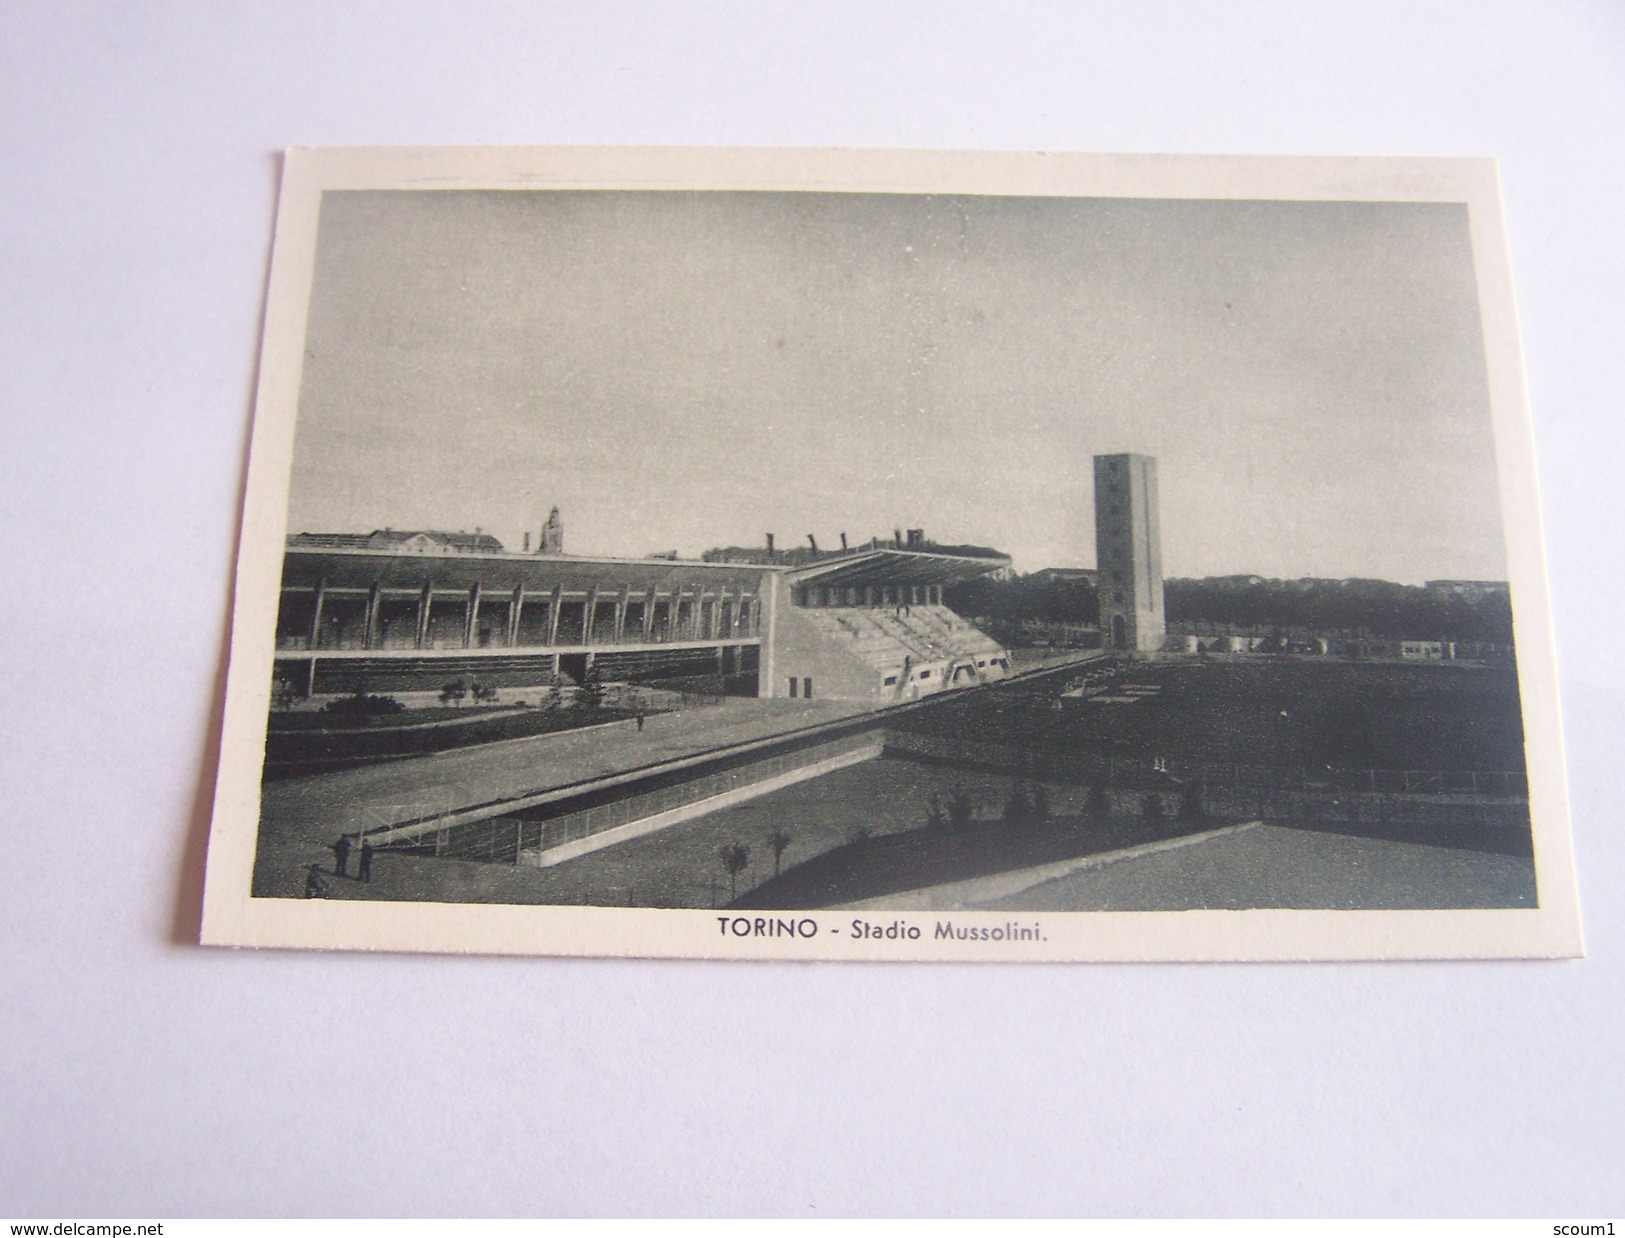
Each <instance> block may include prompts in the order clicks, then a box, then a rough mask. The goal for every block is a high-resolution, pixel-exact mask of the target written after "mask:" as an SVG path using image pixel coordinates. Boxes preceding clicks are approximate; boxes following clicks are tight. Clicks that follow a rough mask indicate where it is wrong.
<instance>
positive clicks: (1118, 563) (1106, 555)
mask: <svg viewBox="0 0 1625 1238" xmlns="http://www.w3.org/2000/svg"><path fill="white" fill-rule="evenodd" d="M1095 566H1096V567H1097V568H1098V569H1099V572H1100V580H1099V584H1098V585H1097V586H1096V587H1097V590H1098V592H1099V597H1100V628H1101V632H1102V634H1103V636H1104V639H1105V643H1106V646H1107V647H1108V648H1110V649H1128V650H1134V651H1137V652H1141V653H1149V652H1151V651H1153V650H1157V649H1161V648H1162V642H1163V637H1164V635H1165V634H1166V629H1165V627H1164V622H1163V613H1162V539H1161V522H1160V520H1159V518H1158V516H1157V462H1156V459H1155V458H1154V457H1152V456H1136V455H1128V454H1124V455H1117V456H1096V457H1095Z"/></svg>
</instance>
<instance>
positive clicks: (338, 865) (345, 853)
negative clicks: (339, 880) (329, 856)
mask: <svg viewBox="0 0 1625 1238" xmlns="http://www.w3.org/2000/svg"><path fill="white" fill-rule="evenodd" d="M328 850H329V851H331V852H332V853H333V871H334V872H335V873H336V874H338V875H339V876H340V877H347V876H349V873H347V872H346V871H345V870H346V869H347V868H348V867H349V864H350V840H349V838H347V837H346V836H345V835H343V834H340V835H339V840H338V842H336V843H334V844H333V845H332V846H331V847H329V848H328Z"/></svg>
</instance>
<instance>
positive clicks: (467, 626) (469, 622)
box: [463, 580, 480, 649]
mask: <svg viewBox="0 0 1625 1238" xmlns="http://www.w3.org/2000/svg"><path fill="white" fill-rule="evenodd" d="M479 620H480V582H479V581H477V580H476V581H475V582H474V584H473V586H472V587H471V588H470V589H469V591H468V614H467V615H465V616H464V622H463V648H464V649H472V648H474V640H475V637H476V636H477V634H478V633H479V630H480V629H479V627H478V624H479Z"/></svg>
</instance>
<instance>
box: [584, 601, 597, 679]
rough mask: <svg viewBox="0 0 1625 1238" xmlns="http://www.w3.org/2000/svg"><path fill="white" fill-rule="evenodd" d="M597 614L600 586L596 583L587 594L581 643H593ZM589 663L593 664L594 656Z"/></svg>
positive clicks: (589, 664)
mask: <svg viewBox="0 0 1625 1238" xmlns="http://www.w3.org/2000/svg"><path fill="white" fill-rule="evenodd" d="M597 614H598V586H597V585H594V586H593V587H592V592H591V593H589V594H588V595H587V612H586V614H584V615H583V616H582V618H581V643H582V644H583V645H590V644H592V621H593V619H594V618H595V617H596V616H597ZM587 665H588V666H591V665H592V658H591V657H590V656H589V657H588V658H587Z"/></svg>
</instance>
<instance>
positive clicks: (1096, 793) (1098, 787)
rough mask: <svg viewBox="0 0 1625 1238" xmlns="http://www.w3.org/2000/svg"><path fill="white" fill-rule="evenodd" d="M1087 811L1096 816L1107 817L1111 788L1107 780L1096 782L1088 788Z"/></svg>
mask: <svg viewBox="0 0 1625 1238" xmlns="http://www.w3.org/2000/svg"><path fill="white" fill-rule="evenodd" d="M1089 811H1090V813H1092V814H1093V815H1094V816H1097V817H1109V816H1110V815H1111V811H1112V789H1111V784H1110V783H1107V782H1104V781H1102V782H1097V783H1095V785H1094V786H1092V787H1090V788H1089Z"/></svg>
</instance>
